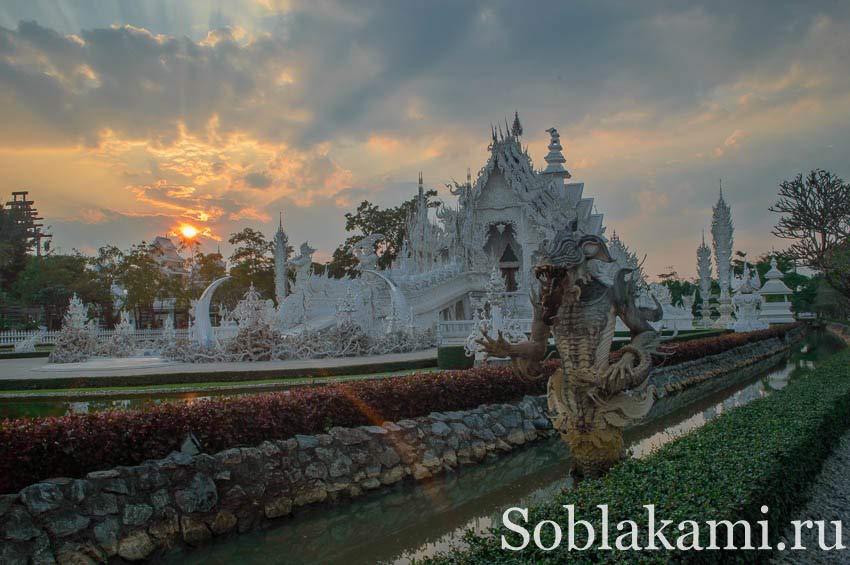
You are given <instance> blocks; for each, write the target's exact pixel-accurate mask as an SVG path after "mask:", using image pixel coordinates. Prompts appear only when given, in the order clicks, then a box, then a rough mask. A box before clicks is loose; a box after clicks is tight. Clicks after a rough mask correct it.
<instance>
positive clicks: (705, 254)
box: [697, 230, 711, 327]
mask: <svg viewBox="0 0 850 565" xmlns="http://www.w3.org/2000/svg"><path fill="white" fill-rule="evenodd" d="M697 274H698V275H699V295H700V298H702V305H701V306H700V325H701V326H703V327H709V326H711V305H710V304H709V300H710V299H711V249H710V248H709V247H708V245H706V244H705V231H704V230H703V232H702V244H700V246H699V247H697Z"/></svg>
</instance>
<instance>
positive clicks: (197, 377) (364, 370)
mask: <svg viewBox="0 0 850 565" xmlns="http://www.w3.org/2000/svg"><path fill="white" fill-rule="evenodd" d="M352 361H355V359H352ZM318 362H319V361H317V363H318ZM436 364H437V360H436V359H434V358H430V359H417V360H413V361H392V362H385V363H361V364H356V363H355V364H352V365H344V366H340V367H304V368H300V369H271V370H269V369H265V370H252V371H215V372H210V373H161V374H149V375H116V376H103V377H98V376H91V377H88V376H81V377H50V378H37V379H32V378H22V379H0V391H5V390H15V391H18V390H47V389H76V388H107V387H123V386H154V385H162V384H196V383H211V382H215V383H240V382H246V381H260V380H271V379H300V378H306V377H338V376H344V375H361V374H362V375H368V374H372V373H391V372H394V371H407V370H410V369H427V368H430V367H434V366H436Z"/></svg>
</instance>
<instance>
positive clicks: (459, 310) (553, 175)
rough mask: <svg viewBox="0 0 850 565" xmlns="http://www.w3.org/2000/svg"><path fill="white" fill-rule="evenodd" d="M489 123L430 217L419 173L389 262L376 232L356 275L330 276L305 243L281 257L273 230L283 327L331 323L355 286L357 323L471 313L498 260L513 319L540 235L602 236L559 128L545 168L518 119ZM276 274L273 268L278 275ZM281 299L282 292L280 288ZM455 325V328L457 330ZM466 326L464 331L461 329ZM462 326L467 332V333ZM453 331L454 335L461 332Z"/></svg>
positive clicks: (429, 323) (377, 324)
mask: <svg viewBox="0 0 850 565" xmlns="http://www.w3.org/2000/svg"><path fill="white" fill-rule="evenodd" d="M505 127H506V128H507V129H508V130H509V131H503V130H502V128H501V126H500V127H499V128H493V129H492V131H491V142H490V146H489V150H490V156H489V158H488V159H487V162H486V163H485V164H484V166H483V167H482V168H481V170H480V171H479V173H478V176H477V178H476V179H475V180H474V181H473V180H472V178H471V175H469V174H467V181H466V183H463V184H460V183H454V185H453V186H451V187H450V191H451V193H452V194H453V195H454V196H457V202H456V204H455V205H454V206H451V205H446V204H441V205H440V206H438V207H437V208H436V209H435V217H434V218H432V217H430V216H429V213H428V212H429V210H428V208H427V206H426V199H425V196H424V190H425V187H424V183H423V182H422V177H421V175H420V183H419V198H418V205H417V206H416V208H415V210H414V212H413V213H412V214H411V216H410V218H409V219H408V222H407V238H406V240H405V241H404V245H403V246H402V249H401V251H400V253H399V256H398V258H397V259H396V260H395V262H394V263H393V264H392V265H391V266H390V267H389V268H388V269H385V270H380V271H379V270H377V267H376V262H377V254H376V253H375V245H376V244H378V243H379V242H380V240H381V239H383V236H381V235H380V234H370V235H369V236H368V237H367V238H366V239H364V240H363V241H361V242H360V244H359V245H358V246H357V248H356V249H355V250H354V252H355V255H356V256H357V258H358V260H359V261H360V272H361V276H360V277H357V278H354V279H349V278H344V279H332V278H328V277H327V276H325V275H321V276H320V275H315V274H313V273H311V272H310V265H311V264H312V260H311V259H309V258H308V257H307V256H306V255H305V254H310V252H312V249H311V248H309V246H308V247H307V248H306V249H305V248H304V246H302V255H300V256H298V257H295V258H293V259H291V260H289V261H288V262H284V261H283V260H282V259H281V258H280V257H279V255H280V253H282V249H283V248H284V246H283V245H278V244H277V243H278V240H279V238H282V237H285V234H284V235H283V236H281V235H280V234H281V233H282V231H283V230H282V227H281V228H280V229H279V231H278V234H279V235H278V236H276V239H275V241H276V246H275V254H276V261H275V265H276V266H277V265H278V264H282V265H286V266H288V267H293V266H294V267H295V270H296V276H295V284H294V288H293V290H292V292H291V293H289V295H287V296H284V298H283V300H282V301H281V302H280V307H279V320H280V323H281V324H282V326H283V327H284V328H286V329H288V330H290V331H295V330H297V329H298V328H300V327H302V326H309V327H311V328H312V329H321V328H323V327H328V326H330V325H332V324H333V323H334V319H335V313H336V312H335V305H336V304H337V303H338V302H339V300H340V299H341V298H342V297H343V296H345V295H346V294H347V293H349V291H351V292H350V294H353V296H354V297H355V304H354V306H353V313H352V316H354V318H355V319H356V320H357V322H358V323H360V324H361V325H364V327H366V326H369V327H374V328H376V331H377V329H378V328H385V327H386V325H387V324H388V323H390V321H391V320H393V319H395V320H398V319H399V318H401V319H411V320H412V321H413V323H414V324H415V325H416V326H417V327H420V328H434V327H435V326H436V325H437V324H438V323H439V322H452V321H465V322H470V323H471V322H472V321H473V315H474V306H475V305H476V304H477V301H480V300H481V299H482V298H483V297H484V296H485V294H486V293H487V281H488V280H489V278H490V274H491V271H492V270H493V269H494V268H495V269H497V271H498V272H499V273H500V274H501V276H502V277H503V278H504V280H505V287H506V291H505V295H506V296H505V300H506V304H505V310H506V311H510V312H511V313H512V315H513V316H515V317H516V318H518V319H530V318H531V304H530V301H529V300H528V292H529V289H530V288H531V287H532V285H533V284H534V282H535V279H534V276H533V274H532V269H533V267H534V266H535V265H536V264H537V262H538V257H539V255H540V254H541V253H542V250H543V248H544V246H545V242H546V241H547V240H548V238H550V237H551V236H552V235H554V233H555V231H556V230H557V229H559V228H560V227H563V226H564V225H566V224H567V223H569V222H570V221H573V220H576V221H577V222H578V229H579V230H581V231H582V232H583V233H586V234H595V235H602V233H603V231H604V230H603V228H602V215H601V214H597V213H594V211H593V200H592V199H590V198H583V197H582V193H583V191H584V184H583V183H572V182H567V180H568V179H569V178H570V173H569V172H568V171H567V169H566V168H564V163H565V162H566V159H565V158H564V155H563V153H562V147H561V144H560V135H559V134H558V131H557V130H556V129H555V128H550V129H549V130H548V132H549V134H550V143H549V147H548V149H549V152H548V154H547V155H546V157H545V159H544V160H545V161H546V167H545V169H544V170H543V171H537V170H535V169H534V167H533V165H532V162H531V158H530V156H529V154H528V151H527V149H525V148H523V146H522V142H521V140H522V125H521V124H520V122H519V117H518V116H516V117H515V119H514V122H513V125H512V126H510V127H509V128H508V126H507V124H506V125H505ZM278 279H282V277H280V276H278V277H277V278H276V280H278ZM278 299H279V300H280V293H278ZM459 331H461V330H459ZM463 331H465V330H463ZM468 334H469V332H468V331H465V333H464V335H463V337H464V338H465V337H466V335H468ZM458 337H460V336H458Z"/></svg>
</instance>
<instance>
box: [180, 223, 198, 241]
mask: <svg viewBox="0 0 850 565" xmlns="http://www.w3.org/2000/svg"><path fill="white" fill-rule="evenodd" d="M199 233H201V232H200V231H198V228H196V227H195V226H190V225H189V224H183V225H182V226H180V234H181V235H182V236H183V237H185V238H186V239H192V238H194V237H195V236H196V235H198V234H199Z"/></svg>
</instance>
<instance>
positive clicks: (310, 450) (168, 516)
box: [0, 397, 551, 564]
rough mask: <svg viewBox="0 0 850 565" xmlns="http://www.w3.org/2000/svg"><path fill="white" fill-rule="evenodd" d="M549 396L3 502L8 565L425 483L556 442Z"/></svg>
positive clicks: (241, 528)
mask: <svg viewBox="0 0 850 565" xmlns="http://www.w3.org/2000/svg"><path fill="white" fill-rule="evenodd" d="M544 407H545V400H544V399H543V398H542V397H539V398H535V397H526V398H525V399H523V400H522V401H520V402H518V403H516V404H498V405H485V406H481V407H479V408H477V409H475V410H469V411H464V412H446V413H438V412H435V413H432V414H430V415H428V416H425V417H421V418H415V419H410V420H401V421H398V422H395V423H392V422H387V423H384V424H383V425H381V426H366V427H360V428H332V429H331V430H330V431H329V433H327V434H320V435H315V436H296V437H295V438H292V439H289V440H286V441H273V442H271V441H270V442H264V443H263V444H261V445H259V446H258V447H250V448H237V449H229V450H226V451H222V452H220V453H217V454H215V455H207V454H198V455H195V456H190V455H187V454H183V453H174V454H172V455H171V456H169V457H167V458H165V459H161V460H154V461H148V462H146V463H144V464H142V465H139V466H135V467H118V468H116V469H113V470H109V471H98V472H93V473H89V474H88V475H86V477H85V478H83V479H76V480H74V479H66V478H60V479H54V480H48V481H44V482H41V483H37V484H34V485H31V486H29V487H27V488H25V489H23V490H22V491H21V492H20V493H18V494H16V495H6V496H2V497H0V532H2V538H0V543H2V545H0V563H4V564H16V563H21V564H25V563H27V562H28V559H29V558H31V559H32V561H33V562H35V563H53V562H54V560H55V561H57V562H59V563H91V562H103V561H106V560H108V559H112V560H115V561H121V560H126V561H137V560H143V559H148V558H151V557H153V556H155V555H157V554H158V553H160V552H162V551H164V550H166V549H168V548H170V547H173V546H175V545H177V544H181V543H185V544H187V545H189V546H196V545H200V544H203V543H204V542H206V541H208V540H209V539H211V538H212V537H213V536H221V535H226V534H229V533H231V532H245V531H248V530H251V529H253V528H255V527H256V526H258V525H260V524H261V523H262V522H264V521H267V520H271V519H275V518H279V517H282V516H286V515H288V514H290V513H291V512H292V510H293V509H294V508H296V507H298V506H303V505H306V504H313V503H318V502H324V501H334V500H337V499H341V498H345V497H354V496H360V495H362V494H363V493H365V492H367V491H370V490H374V489H378V488H380V487H382V486H386V485H391V484H394V483H397V482H399V481H401V480H403V479H405V478H407V477H411V478H412V479H413V480H425V479H428V478H429V477H431V476H433V475H435V474H438V473H441V472H443V471H444V470H447V469H453V468H456V467H457V466H459V465H465V464H471V463H476V462H479V461H481V460H483V459H484V458H485V457H487V455H488V454H490V453H493V452H500V451H501V452H506V451H510V450H512V449H514V448H516V447H517V446H520V445H523V444H524V443H526V442H527V441H532V440H535V439H537V438H538V437H541V436H545V435H548V434H549V433H550V431H549V430H550V428H551V425H550V423H549V420H548V419H547V418H546V416H545V414H544V411H543V410H544Z"/></svg>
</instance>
